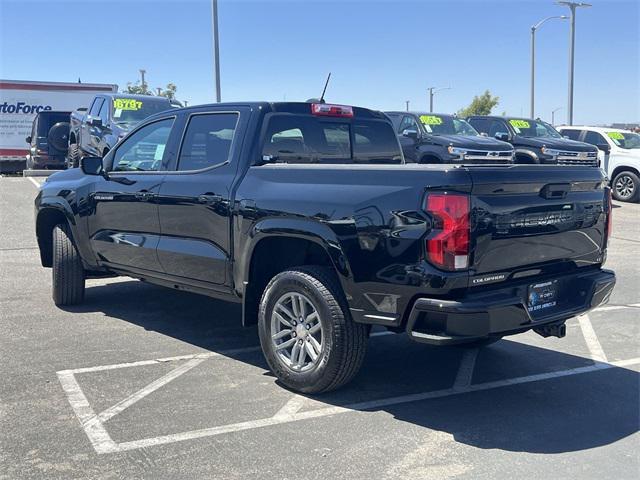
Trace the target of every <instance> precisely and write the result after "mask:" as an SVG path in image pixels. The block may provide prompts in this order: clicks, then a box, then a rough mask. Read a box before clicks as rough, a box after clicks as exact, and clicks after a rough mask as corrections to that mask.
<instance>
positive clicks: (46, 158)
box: [33, 155, 65, 168]
mask: <svg viewBox="0 0 640 480" xmlns="http://www.w3.org/2000/svg"><path fill="white" fill-rule="evenodd" d="M33 166H34V168H47V167H51V168H63V167H64V166H65V158H64V155H35V156H34V157H33Z"/></svg>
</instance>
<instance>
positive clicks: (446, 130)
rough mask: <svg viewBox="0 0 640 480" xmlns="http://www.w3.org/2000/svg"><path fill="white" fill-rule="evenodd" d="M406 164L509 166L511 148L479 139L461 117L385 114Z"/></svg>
mask: <svg viewBox="0 0 640 480" xmlns="http://www.w3.org/2000/svg"><path fill="white" fill-rule="evenodd" d="M385 113H386V115H387V116H388V117H389V118H390V119H391V121H392V122H393V126H394V127H395V129H396V132H397V134H398V135H399V139H400V145H401V146H402V151H403V153H404V158H405V160H406V161H407V162H415V163H465V164H469V163H512V162H513V147H512V146H511V145H509V144H508V143H506V142H501V141H500V140H496V139H495V138H490V137H486V136H481V135H480V134H479V133H478V132H477V131H476V130H474V128H473V127H472V126H471V125H469V124H468V123H467V122H466V121H465V120H463V119H462V118H458V117H456V116H455V115H445V114H442V113H414V112H385Z"/></svg>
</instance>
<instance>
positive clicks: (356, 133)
mask: <svg viewBox="0 0 640 480" xmlns="http://www.w3.org/2000/svg"><path fill="white" fill-rule="evenodd" d="M401 158H402V157H401V153H400V149H399V146H398V140H397V138H396V136H395V133H394V130H393V127H392V126H391V125H390V124H389V123H387V122H384V121H358V120H356V121H354V122H350V121H345V120H342V119H338V118H317V117H314V116H310V115H309V116H306V115H291V114H274V115H272V116H271V117H270V118H269V119H268V123H267V128H266V133H265V136H264V141H263V148H262V159H263V161H267V162H276V163H353V162H365V163H366V162H372V161H376V162H379V161H382V159H386V161H387V162H389V163H392V162H396V163H397V162H398V161H399V160H398V159H401Z"/></svg>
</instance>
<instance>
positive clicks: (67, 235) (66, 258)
mask: <svg viewBox="0 0 640 480" xmlns="http://www.w3.org/2000/svg"><path fill="white" fill-rule="evenodd" d="M52 267H53V268H52V270H53V302H54V303H55V304H56V305H59V306H64V305H77V304H78V303H81V302H82V300H84V268H83V266H82V260H81V259H80V254H79V253H78V250H77V249H76V246H75V245H74V243H73V240H72V237H71V232H70V230H69V226H68V225H66V224H60V225H56V226H55V227H54V229H53V266H52Z"/></svg>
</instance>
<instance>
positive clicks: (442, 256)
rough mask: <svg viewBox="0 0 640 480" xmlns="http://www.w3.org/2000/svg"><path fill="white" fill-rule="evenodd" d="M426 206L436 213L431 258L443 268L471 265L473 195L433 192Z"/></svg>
mask: <svg viewBox="0 0 640 480" xmlns="http://www.w3.org/2000/svg"><path fill="white" fill-rule="evenodd" d="M425 209H426V211H427V212H428V213H429V214H431V216H432V217H433V229H432V232H431V234H430V238H428V239H427V257H428V259H429V261H430V262H431V263H432V264H433V265H435V266H436V267H438V268H441V269H443V270H464V269H467V268H469V196H468V195H460V194H447V193H432V194H429V195H428V196H427V200H426V206H425Z"/></svg>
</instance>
